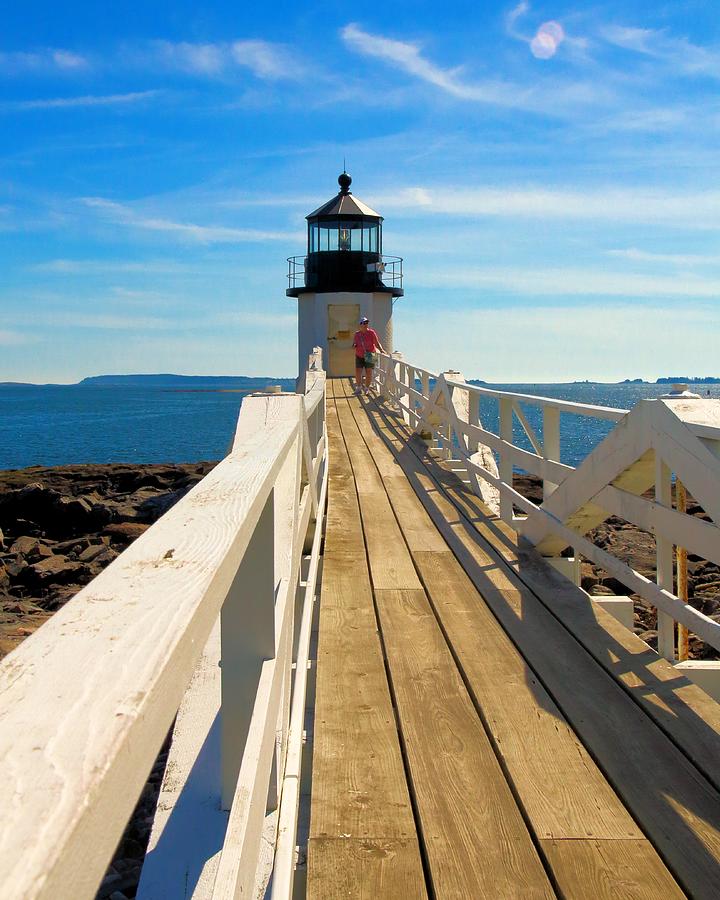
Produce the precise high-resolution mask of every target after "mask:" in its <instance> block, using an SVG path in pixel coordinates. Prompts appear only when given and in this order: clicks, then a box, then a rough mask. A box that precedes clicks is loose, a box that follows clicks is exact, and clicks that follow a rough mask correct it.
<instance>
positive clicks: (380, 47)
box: [341, 23, 512, 104]
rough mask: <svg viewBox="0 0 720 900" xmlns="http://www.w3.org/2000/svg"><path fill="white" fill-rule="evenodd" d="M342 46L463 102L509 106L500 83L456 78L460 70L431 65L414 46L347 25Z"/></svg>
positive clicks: (505, 87)
mask: <svg viewBox="0 0 720 900" xmlns="http://www.w3.org/2000/svg"><path fill="white" fill-rule="evenodd" d="M341 34H342V37H343V40H344V41H345V43H346V44H347V45H348V46H349V47H350V48H351V49H352V50H355V51H357V52H358V53H362V54H364V55H365V56H372V57H374V58H376V59H382V60H384V61H385V62H387V63H389V64H390V65H392V66H394V67H395V68H398V69H402V70H403V71H405V72H407V73H408V74H409V75H413V76H415V77H416V78H419V79H421V80H422V81H426V82H427V83H428V84H432V85H435V87H438V88H440V89H441V90H443V91H446V92H447V93H448V94H452V95H453V96H454V97H460V98H461V99H463V100H481V101H484V102H486V103H502V104H509V103H511V100H512V98H511V93H510V88H509V87H508V86H505V85H502V84H492V83H487V84H472V83H468V82H466V81H464V80H463V79H462V78H461V77H460V73H461V69H460V68H454V69H443V68H442V67H440V66H437V65H435V63H432V62H431V61H430V60H429V59H427V58H426V57H425V56H423V54H422V52H421V48H420V46H419V45H418V44H412V43H409V42H407V41H398V40H394V39H392V38H386V37H382V36H381V35H377V34H370V33H369V32H367V31H363V30H362V29H361V28H359V27H358V26H357V25H356V24H354V23H350V24H349V25H346V26H345V27H344V28H343V29H342V32H341Z"/></svg>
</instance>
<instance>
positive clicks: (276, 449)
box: [0, 372, 325, 900]
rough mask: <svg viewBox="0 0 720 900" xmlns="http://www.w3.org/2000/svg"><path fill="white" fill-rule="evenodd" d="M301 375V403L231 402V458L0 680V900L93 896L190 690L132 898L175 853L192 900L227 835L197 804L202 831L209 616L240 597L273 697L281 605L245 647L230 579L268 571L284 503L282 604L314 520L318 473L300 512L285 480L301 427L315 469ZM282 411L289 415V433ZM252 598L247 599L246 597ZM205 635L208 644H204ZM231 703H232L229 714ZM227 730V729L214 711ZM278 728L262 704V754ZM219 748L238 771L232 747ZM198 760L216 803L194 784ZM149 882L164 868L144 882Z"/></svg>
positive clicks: (210, 741)
mask: <svg viewBox="0 0 720 900" xmlns="http://www.w3.org/2000/svg"><path fill="white" fill-rule="evenodd" d="M311 376H312V377H311V378H310V379H308V384H307V387H308V394H307V396H306V397H305V398H298V397H294V396H292V395H290V396H288V395H278V396H274V397H268V396H263V397H249V398H246V400H245V402H244V403H243V405H242V409H241V414H240V416H239V419H238V426H237V429H236V433H235V437H234V441H233V447H232V452H231V455H230V456H229V457H228V458H227V459H225V460H224V461H223V462H222V463H220V464H219V465H218V466H217V467H216V468H215V469H214V470H213V471H212V472H211V473H210V474H209V475H208V476H207V477H206V478H205V479H204V480H203V482H201V484H200V485H198V486H196V487H195V488H194V489H193V490H192V491H191V492H190V493H189V494H188V495H187V496H186V497H185V498H184V499H183V500H182V501H181V502H180V503H178V504H177V505H176V506H175V507H174V508H173V509H172V510H170V511H169V512H168V513H167V514H166V515H165V516H164V517H163V518H162V519H161V520H160V521H159V522H158V523H156V524H155V525H154V526H153V527H152V528H150V529H149V530H148V531H147V532H146V533H145V534H144V535H143V536H142V537H141V538H139V539H138V540H137V541H136V542H135V543H134V544H133V545H132V546H131V547H130V548H129V549H128V550H126V551H125V553H123V554H122V555H121V556H120V557H119V558H118V559H117V560H116V561H115V562H114V563H113V564H112V565H111V566H109V567H108V568H107V569H106V570H105V571H104V572H103V573H102V574H101V575H100V576H99V577H98V578H96V579H95V580H94V581H93V582H92V583H91V584H90V585H88V586H87V587H86V588H84V589H83V590H82V591H81V592H80V593H79V594H78V595H77V596H76V597H75V598H74V599H73V600H72V601H70V603H68V604H67V605H66V606H65V607H64V608H63V609H62V610H60V611H59V612H58V613H57V614H56V615H55V616H54V617H53V619H52V620H50V621H49V622H48V623H47V624H46V625H45V626H44V627H43V628H42V629H40V630H39V631H38V632H37V633H36V634H34V635H33V636H32V637H31V638H29V639H28V640H27V641H25V642H24V643H23V644H22V646H21V647H19V648H18V650H16V651H15V652H14V653H12V654H11V655H10V656H8V657H7V658H6V659H5V660H4V661H3V663H2V664H1V665H0V723H1V725H2V727H1V728H0V773H2V776H3V784H4V790H3V792H2V797H1V799H0V858H2V859H3V869H4V871H3V897H8V898H20V897H22V898H23V900H25V898H39V897H43V898H45V897H47V898H50V897H51V898H53V900H56V898H59V900H63V898H72V900H82V898H85V897H87V898H90V897H93V896H94V894H95V890H96V887H97V883H98V881H99V879H100V877H101V876H102V874H103V873H104V870H105V868H106V865H107V862H108V860H109V858H110V856H111V854H112V852H113V850H114V848H115V844H116V842H117V840H118V838H119V837H120V834H121V833H122V831H123V829H124V826H125V824H126V821H127V818H128V816H129V814H130V812H131V811H132V809H133V807H134V804H135V801H136V799H137V796H138V795H139V792H140V790H141V788H142V786H143V785H144V782H145V779H146V776H147V773H148V771H149V769H150V766H151V765H152V763H153V761H154V759H155V756H156V754H157V751H158V749H159V747H160V744H161V743H162V741H163V740H164V738H165V735H166V733H167V730H168V728H169V726H170V724H171V722H172V719H173V718H174V716H175V714H176V711H177V710H178V707H179V706H180V704H181V700H182V698H183V692H184V691H185V688H186V686H187V685H188V683H189V682H190V680H191V678H192V679H193V687H192V690H191V691H189V693H188V694H187V696H186V698H185V701H184V702H183V706H182V709H181V710H180V714H179V716H178V719H177V723H176V728H175V745H174V747H173V750H172V760H173V766H171V767H169V769H168V773H167V776H166V782H165V785H164V788H163V792H164V793H163V796H164V798H165V802H166V803H167V806H168V808H167V809H166V808H165V806H163V807H162V809H161V812H160V814H159V816H158V822H157V830H156V831H155V832H154V834H153V841H154V843H153V844H152V845H151V851H152V853H151V856H150V857H149V858H148V863H147V868H146V874H145V875H144V876H143V884H144V887H143V891H144V892H145V896H146V897H152V896H153V892H155V893H157V884H158V883H159V882H158V878H155V881H154V884H155V887H153V886H152V885H153V874H152V873H153V865H154V863H153V858H155V860H156V861H157V862H158V864H159V861H160V857H161V856H162V854H161V853H160V850H161V849H162V848H163V847H167V842H168V841H169V840H173V841H175V840H177V848H176V849H177V853H176V854H175V855H176V856H177V859H176V861H175V862H176V866H175V876H174V877H177V878H184V879H185V883H186V887H188V886H189V887H188V891H189V893H188V894H187V895H188V896H190V895H191V893H192V891H199V892H200V893H198V895H197V896H207V893H206V891H207V886H208V881H211V880H212V877H213V862H214V859H215V854H214V853H211V852H210V850H212V849H213V846H212V845H213V844H215V845H216V844H217V842H218V837H217V835H218V833H219V832H218V828H219V827H220V826H219V825H217V826H216V825H211V824H210V823H211V820H212V822H219V823H223V822H224V820H225V818H226V817H225V815H224V814H223V813H221V812H220V810H219V803H214V804H213V813H214V815H210V812H209V808H210V807H209V806H208V799H209V797H210V796H211V793H212V790H214V791H215V795H214V796H215V797H216V798H219V796H220V784H219V767H218V764H217V763H218V754H219V743H220V740H219V723H218V707H219V702H218V698H217V692H218V679H217V665H216V663H217V653H218V650H217V623H218V613H219V611H220V608H221V605H222V604H223V601H224V600H225V599H226V597H228V596H229V597H230V604H229V606H228V609H227V610H226V612H229V611H230V610H231V608H232V605H233V604H232V601H233V599H238V598H240V605H241V606H243V626H244V627H243V629H242V631H243V635H244V637H243V638H242V639H243V640H246V641H247V642H248V643H249V644H252V654H254V655H255V658H256V659H257V658H260V659H261V658H262V657H263V656H265V655H266V654H267V655H269V656H270V657H272V656H273V654H275V653H277V657H276V658H277V660H278V663H277V665H276V663H275V662H273V663H272V666H273V670H274V672H277V673H278V674H277V676H275V675H274V676H273V682H272V691H275V689H276V686H275V678H276V677H277V678H280V679H281V680H282V679H285V680H286V679H287V676H288V674H289V672H290V659H291V653H292V646H291V644H292V640H291V635H292V629H291V624H292V605H291V604H288V603H287V602H286V600H283V604H282V606H283V609H284V610H285V612H284V613H282V615H283V616H284V618H283V625H282V628H281V629H280V637H279V638H278V639H279V643H278V641H277V640H276V636H277V635H278V622H277V615H276V613H277V612H278V611H277V610H276V609H274V604H273V600H274V586H275V577H273V578H271V579H270V587H271V589H270V592H269V605H263V604H262V603H259V604H258V606H257V610H259V611H260V612H259V618H260V619H261V622H260V625H259V626H258V627H257V628H255V632H254V633H253V627H250V628H248V627H247V625H248V617H249V618H250V619H252V603H249V602H248V594H249V593H252V592H251V591H249V588H250V587H251V586H252V585H251V583H250V582H251V580H252V579H250V578H247V577H244V575H243V577H241V578H238V573H239V572H241V570H242V566H243V560H244V558H245V557H247V560H246V561H249V560H250V558H251V557H255V563H257V561H258V558H257V557H258V554H257V553H256V547H255V546H253V542H254V541H255V544H257V543H258V542H259V543H260V544H261V545H262V553H261V554H260V555H264V556H265V557H266V558H267V557H270V559H271V561H273V557H274V556H275V552H274V551H275V549H276V547H275V545H274V543H273V542H275V543H277V534H276V529H275V528H272V529H271V528H270V524H269V521H270V516H271V512H272V518H274V519H275V520H276V522H277V519H278V517H277V516H276V515H275V509H274V507H275V505H276V501H277V498H278V497H279V496H280V495H282V498H281V502H280V501H278V502H280V506H281V507H282V509H290V510H291V514H290V515H289V517H287V518H288V519H289V520H290V521H291V523H292V524H293V525H296V526H298V527H296V528H291V531H290V541H289V543H290V545H291V547H290V550H289V551H288V550H287V548H286V547H284V548H283V553H284V557H283V558H284V559H285V560H286V565H285V568H287V567H288V566H289V569H290V571H289V572H288V579H287V580H285V581H283V584H285V585H286V587H285V595H287V593H288V590H289V584H290V583H292V582H293V580H294V579H296V578H297V568H298V566H299V553H300V549H299V547H298V545H299V544H301V538H302V535H300V536H299V535H298V533H297V532H298V531H299V530H300V528H302V527H304V528H305V529H306V528H307V524H308V522H309V519H310V514H311V512H312V498H311V490H310V486H309V485H310V483H312V484H317V483H318V482H317V479H318V478H319V479H321V480H322V479H323V478H324V477H325V474H324V473H325V467H324V464H323V459H319V458H311V459H310V463H311V466H310V468H311V471H312V475H313V477H312V478H309V479H308V480H309V485H308V487H307V488H306V490H305V493H304V495H303V501H302V503H299V501H298V495H299V487H300V478H299V473H300V467H301V465H302V463H303V455H304V447H303V445H304V444H307V441H308V432H309V429H306V428H305V427H304V417H305V415H306V414H310V415H312V416H314V417H315V422H314V430H315V436H316V437H317V440H311V444H312V445H313V446H312V447H311V457H312V456H314V455H315V453H317V454H320V455H322V457H323V458H324V456H325V439H324V386H325V383H324V373H320V372H315V373H311ZM293 404H294V406H293ZM289 406H290V407H293V409H294V412H293V414H292V415H290V416H288V415H287V410H288V408H289ZM284 471H285V472H287V471H289V472H291V473H292V474H291V475H289V476H288V479H287V484H288V485H290V486H291V490H288V489H287V486H286V485H284V484H283V472H284ZM278 485H280V490H279V491H277V487H278ZM269 531H272V540H269V539H268V534H267V532H269ZM268 544H269V546H270V550H269V551H268V549H267V548H268ZM281 555H282V554H281ZM253 568H258V566H257V565H256V566H254V567H253ZM259 568H260V569H263V568H265V569H270V570H271V569H272V566H266V565H260V566H259ZM239 582H242V585H240V584H239ZM235 588H237V591H235ZM265 591H266V587H265V586H264V585H263V586H262V588H261V591H260V592H261V593H262V592H265ZM235 593H237V598H234V594H235ZM250 599H252V598H250ZM255 599H257V597H255ZM235 611H236V612H237V611H238V610H237V609H236V610H235ZM268 611H269V613H270V615H269V616H268V615H267V613H268ZM268 620H269V626H270V627H269V628H268V627H267V626H268ZM226 624H227V622H226ZM235 624H237V623H235ZM250 624H251V626H252V621H251V623H250ZM273 625H274V626H275V627H273ZM213 626H215V630H214V631H213ZM226 630H227V631H229V630H231V629H230V628H228V629H226ZM211 631H212V632H213V635H214V639H213V640H212V641H209V642H208V637H209V635H210V634H211ZM237 631H238V634H239V630H237ZM268 635H269V638H270V639H268ZM204 646H205V647H206V650H205V653H204V655H203V658H202V663H201V664H200V665H199V667H198V668H197V669H196V663H197V661H198V657H199V655H200V652H201V650H202V648H203V647H204ZM238 650H241V648H240V647H239V645H238V644H237V643H236V644H235V646H234V647H233V649H232V652H229V651H228V650H227V648H226V653H225V659H224V660H223V674H225V673H226V672H227V671H228V670H230V669H232V664H231V661H230V660H231V659H232V656H233V655H237V652H238ZM252 654H249V655H252ZM258 675H259V673H258ZM250 683H252V679H251V682H250ZM257 683H258V678H257V677H256V678H255V684H256V685H257ZM262 687H263V685H261V688H262ZM261 694H262V690H261ZM287 696H288V698H289V686H288V690H287ZM274 697H275V694H274V693H273V694H272V698H273V699H274ZM226 699H227V698H226ZM238 699H239V698H238V695H237V693H234V695H233V701H234V703H236V704H237V701H238ZM252 701H254V702H255V707H257V706H258V700H257V695H256V694H254V693H253V692H252V691H250V703H251V704H252ZM226 705H227V704H226ZM261 706H262V704H261ZM288 708H289V707H288ZM225 713H226V714H227V715H231V707H230V706H228V707H227V708H226V710H225ZM279 713H280V705H278V704H275V706H274V708H272V709H270V710H269V711H268V715H271V714H272V715H275V717H276V718H275V721H273V722H272V723H271V725H272V727H271V730H270V737H271V751H272V744H273V743H274V737H275V729H276V725H275V722H276V721H277V718H278V715H279ZM227 715H226V718H227ZM286 731H287V726H286ZM263 734H264V732H263ZM262 746H263V748H264V747H265V744H264V743H263V744H262ZM235 749H236V753H235V755H236V756H237V757H238V764H239V756H240V755H241V754H242V742H241V743H240V746H239V747H236V748H235ZM213 755H214V766H213V767H212V768H213V772H214V776H215V784H214V787H213V786H211V785H210V784H209V780H208V777H207V773H208V771H209V767H210V763H209V762H208V760H209V759H210V757H213ZM250 755H252V752H251V754H250ZM272 756H273V753H272V752H270V753H269V755H268V756H267V757H264V758H263V761H262V766H263V767H265V766H268V765H271V763H272ZM248 758H249V757H248ZM176 763H177V765H175V764H176ZM249 764H250V763H248V765H249ZM203 773H205V774H204V776H203ZM238 785H239V782H238ZM266 789H267V782H266ZM209 792H210V793H209ZM264 799H265V798H264V797H262V798H261V800H262V802H260V805H259V807H258V808H257V809H256V808H253V813H252V819H253V822H254V821H255V819H256V818H257V817H258V816H259V817H260V819H261V820H262V821H263V822H264V821H265V817H264V811H265V802H264ZM193 804H196V805H197V804H201V805H202V804H204V805H205V806H206V812H207V813H208V817H207V821H206V820H205V819H202V818H199V819H198V818H197V817H195V819H194V821H195V822H196V823H197V824H199V825H200V826H202V827H203V834H202V839H198V838H197V835H196V836H195V840H194V846H193V849H194V851H195V858H194V862H189V861H188V859H181V857H183V856H185V855H186V851H187V850H188V845H189V844H190V843H191V842H192V838H188V834H189V831H188V829H187V827H186V826H187V821H188V819H187V817H186V818H185V820H184V823H185V824H183V814H184V812H185V811H186V807H187V806H188V805H189V806H193ZM183 829H184V830H183ZM260 831H261V832H262V826H261V828H260ZM183 835H184V837H183ZM243 848H244V849H243V853H245V857H244V859H246V858H247V853H248V851H247V849H245V845H243ZM171 855H172V854H171ZM251 855H252V854H251ZM167 860H168V857H167V854H166V859H165V863H167ZM256 862H257V853H256V854H255V858H254V859H253V860H252V863H251V862H250V861H248V862H247V866H246V867H245V868H247V869H249V868H252V871H253V873H254V871H255V868H256ZM193 866H194V867H193ZM160 871H162V867H159V868H157V870H156V875H157V874H158V872H160ZM168 871H169V870H168V869H167V868H165V869H164V872H165V875H164V876H162V877H163V878H165V889H167V887H168V881H167V878H168ZM243 877H245V876H244V875H243ZM191 882H194V887H193V886H192V884H191ZM162 896H167V894H162ZM175 896H181V895H180V894H179V893H177V894H175Z"/></svg>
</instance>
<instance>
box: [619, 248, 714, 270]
mask: <svg viewBox="0 0 720 900" xmlns="http://www.w3.org/2000/svg"><path fill="white" fill-rule="evenodd" d="M606 252H607V254H608V256H615V257H618V258H620V259H629V260H632V261H633V262H648V263H661V264H667V265H671V266H720V254H717V255H709V256H707V255H702V254H697V253H649V252H648V251H646V250H638V249H636V248H635V247H627V248H625V249H620V250H608V251H606Z"/></svg>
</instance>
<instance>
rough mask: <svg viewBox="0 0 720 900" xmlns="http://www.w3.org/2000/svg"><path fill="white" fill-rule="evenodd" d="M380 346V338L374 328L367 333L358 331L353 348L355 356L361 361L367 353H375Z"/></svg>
mask: <svg viewBox="0 0 720 900" xmlns="http://www.w3.org/2000/svg"><path fill="white" fill-rule="evenodd" d="M379 346H380V338H379V337H378V336H377V331H375V329H374V328H368V330H367V331H356V332H355V337H354V338H353V347H354V348H355V356H359V357H360V358H361V359H362V357H363V356H365V354H366V353H375V351H376V350H377V349H378V347H379Z"/></svg>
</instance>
